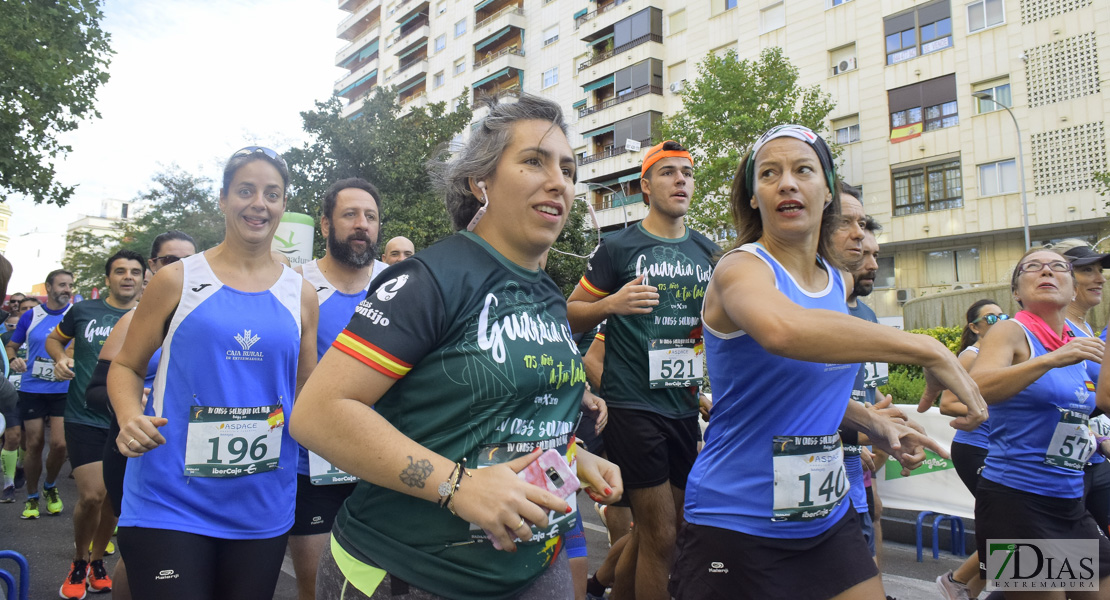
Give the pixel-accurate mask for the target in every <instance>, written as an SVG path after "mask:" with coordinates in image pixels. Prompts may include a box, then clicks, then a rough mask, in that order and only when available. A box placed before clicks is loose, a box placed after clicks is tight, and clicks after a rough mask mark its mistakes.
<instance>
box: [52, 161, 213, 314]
mask: <svg viewBox="0 0 1110 600" xmlns="http://www.w3.org/2000/svg"><path fill="white" fill-rule="evenodd" d="M152 181H153V183H154V185H153V186H152V187H151V188H150V189H149V190H147V191H146V192H143V193H142V194H140V195H139V196H138V197H137V198H136V201H137V203H141V205H142V209H141V212H140V214H139V215H138V216H136V217H135V218H133V219H132V220H130V221H126V222H124V223H121V224H119V226H118V228H117V230H118V232H117V234H116V235H115V236H114V237H111V236H98V235H95V234H93V233H91V232H88V231H78V232H74V233H71V234H70V235H69V236H68V237H67V238H66V258H65V263H64V264H65V265H66V268H67V269H69V270H71V271H73V278H74V285H75V286H76V288H77V290H78V291H79V292H81V293H82V294H85V295H86V296H87V295H88V294H89V292H90V291H91V290H92V288H93V287H98V288H102V289H103V287H104V263H105V262H106V261H107V260H108V257H109V256H111V255H112V254H115V253H116V252H117V251H118V250H120V249H124V248H125V249H128V250H134V251H135V252H138V253H139V254H142V255H143V256H148V255H149V254H150V246H151V244H152V243H154V238H155V237H157V236H158V235H159V234H161V233H163V232H165V231H169V230H171V229H177V230H179V231H184V232H185V233H187V234H189V235H190V236H192V237H193V239H194V240H195V241H196V244H197V250H198V251H203V250H206V249H208V248H211V247H213V246H215V245H216V244H219V243H220V242H221V241H223V239H224V216H223V213H221V212H220V208H219V201H218V196H217V194H216V191H215V189H214V188H213V183H212V181H211V180H210V179H208V178H205V177H198V176H195V175H191V174H189V173H186V172H184V171H182V170H181V169H178V168H177V167H170V168H169V169H168V170H166V171H164V172H161V173H158V174H156V175H154V177H153V178H152Z"/></svg>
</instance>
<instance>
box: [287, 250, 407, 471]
mask: <svg viewBox="0 0 1110 600" xmlns="http://www.w3.org/2000/svg"><path fill="white" fill-rule="evenodd" d="M388 266H389V265H387V264H385V263H383V262H381V261H380V260H376V261H374V267H373V271H372V272H371V274H370V281H368V282H366V287H365V288H363V289H362V291H361V292H358V293H355V294H344V293H343V292H341V291H339V290H337V289H335V288H334V287H333V286H332V284H331V282H329V281H328V280H327V278H326V277H324V274H323V273H321V272H320V266H319V264H317V262H316V261H315V260H313V261H310V262H307V263H305V264H304V266H303V267H301V276H302V277H304V280H305V281H307V282H308V283H310V284H311V285H312V287H313V288H315V289H316V297H317V299H318V300H319V301H320V321H319V323H317V325H316V360H317V362H319V361H320V360H321V359H323V358H324V353H325V352H327V351H328V348H331V343H332V342H334V341H335V338H337V337H339V334H340V333H341V332H342V331H343V328H344V327H346V326H347V324H348V323H350V322H351V316H353V315H354V314H355V307H356V306H358V303H359V302H362V301H363V300H364V299H365V298H366V290H368V289H370V283H371V282H373V281H374V279H375V278H376V277H377V276H378V274H380V273H381V272H382V271H384V270H385V269H386V267H388ZM297 473H298V474H300V475H308V450H306V449H305V447H304V446H302V445H300V444H297Z"/></svg>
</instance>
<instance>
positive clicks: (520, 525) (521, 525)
mask: <svg viewBox="0 0 1110 600" xmlns="http://www.w3.org/2000/svg"><path fill="white" fill-rule="evenodd" d="M521 527H524V517H521V518H520V524H519V525H517V526H516V527H514V528H513V529H520V528H521Z"/></svg>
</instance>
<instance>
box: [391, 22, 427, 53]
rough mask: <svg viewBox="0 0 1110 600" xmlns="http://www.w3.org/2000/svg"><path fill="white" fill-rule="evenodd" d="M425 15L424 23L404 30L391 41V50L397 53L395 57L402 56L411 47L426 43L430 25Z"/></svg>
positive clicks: (411, 48)
mask: <svg viewBox="0 0 1110 600" xmlns="http://www.w3.org/2000/svg"><path fill="white" fill-rule="evenodd" d="M427 19H428V18H427V17H424V24H423V25H419V26H416V27H412V28H410V29H408V30H405V31H404V33H402V34H401V37H400V38H398V39H397V41H396V42H394V43H393V52H395V53H396V54H397V58H404V57H405V56H407V54H408V53H409V52H412V50H413V48H416V47H417V46H419V45H420V44H421V43H423V44H425V45H426V44H427V43H428V36H429V35H431V31H432V29H431V27H429V26H428V25H427Z"/></svg>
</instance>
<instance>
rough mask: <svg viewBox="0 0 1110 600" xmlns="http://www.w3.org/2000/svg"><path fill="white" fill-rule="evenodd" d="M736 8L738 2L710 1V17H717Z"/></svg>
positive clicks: (734, 0) (727, 0)
mask: <svg viewBox="0 0 1110 600" xmlns="http://www.w3.org/2000/svg"><path fill="white" fill-rule="evenodd" d="M734 8H736V0H710V1H709V13H710V16H713V17H715V16H717V15H719V14H721V13H723V12H725V11H726V10H731V9H734Z"/></svg>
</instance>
